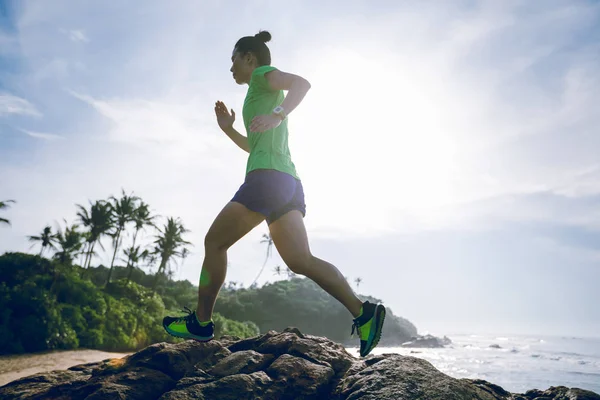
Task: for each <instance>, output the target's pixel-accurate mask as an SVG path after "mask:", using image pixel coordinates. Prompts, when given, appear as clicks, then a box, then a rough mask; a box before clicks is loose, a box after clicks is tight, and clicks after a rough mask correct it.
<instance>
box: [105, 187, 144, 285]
mask: <svg viewBox="0 0 600 400" xmlns="http://www.w3.org/2000/svg"><path fill="white" fill-rule="evenodd" d="M138 200H140V198H139V197H137V196H134V195H133V194H132V195H131V196H128V195H127V194H126V193H125V190H122V196H121V198H120V199H117V198H116V197H114V196H110V208H111V211H112V214H113V221H114V225H113V229H114V231H113V232H112V233H111V236H112V238H113V247H114V249H115V251H114V253H113V256H112V260H111V262H110V269H109V270H108V277H107V278H106V285H108V284H109V283H110V277H111V275H112V272H113V268H114V265H115V258H116V257H117V252H118V251H119V247H121V239H122V238H121V233H123V230H124V229H125V226H126V225H127V224H128V223H129V222H132V221H133V220H134V219H133V217H134V214H135V210H136V208H137V202H138Z"/></svg>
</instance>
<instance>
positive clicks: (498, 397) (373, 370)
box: [0, 328, 600, 400]
mask: <svg viewBox="0 0 600 400" xmlns="http://www.w3.org/2000/svg"><path fill="white" fill-rule="evenodd" d="M424 340H429V339H428V338H426V339H424ZM438 340H440V341H443V339H438ZM190 398H194V399H200V400H202V399H205V400H228V399H231V400H245V399H248V400H287V399H289V400H292V399H293V400H296V399H298V400H301V399H305V400H308V399H333V400H357V399H361V400H367V399H377V400H387V399H407V400H410V399H444V400H445V399H448V400H453V399H461V400H462V399H465V400H466V399H468V400H566V399H569V400H600V396H599V395H597V394H595V393H593V392H589V391H585V390H581V389H569V388H566V387H562V386H560V387H551V388H549V389H548V390H546V391H540V390H531V391H529V392H527V393H525V394H513V393H509V392H507V391H506V390H504V389H502V388H501V387H500V386H497V385H494V384H492V383H490V382H487V381H483V380H472V379H455V378H451V377H449V376H447V375H445V374H443V373H441V372H440V371H438V370H437V369H435V368H434V367H433V366H432V365H431V364H430V363H429V362H427V361H425V360H422V359H419V358H414V357H405V356H401V355H399V354H382V355H376V356H369V357H367V358H364V359H357V358H355V357H353V356H352V355H351V354H349V353H348V352H347V351H346V350H345V349H344V348H343V347H342V346H341V345H339V344H337V343H334V342H331V341H330V340H328V339H325V338H322V337H318V336H310V335H303V334H302V333H301V332H300V331H299V330H298V329H296V328H288V329H286V330H284V331H283V332H275V331H269V332H267V333H266V334H264V335H260V336H256V337H253V338H249V339H243V340H240V339H238V338H235V337H231V336H229V337H223V338H221V339H220V340H213V341H211V342H208V343H199V342H195V341H183V342H180V343H177V344H167V343H157V344H153V345H152V346H148V347H146V348H145V349H143V350H141V351H139V352H137V353H135V354H132V355H130V356H127V357H123V358H116V359H109V360H104V361H101V362H98V363H89V364H82V365H77V366H74V367H72V368H69V370H67V371H52V372H48V373H41V374H36V375H32V376H29V377H26V378H22V379H19V380H16V381H13V382H11V383H9V384H7V385H5V386H2V387H0V399H3V400H13V399H22V400H30V399H31V400H33V399H35V400H38V399H39V400H41V399H44V400H46V399H48V400H63V399H74V400H76V399H85V400H98V399H140V400H142V399H161V400H179V399H182V400H183V399H190Z"/></svg>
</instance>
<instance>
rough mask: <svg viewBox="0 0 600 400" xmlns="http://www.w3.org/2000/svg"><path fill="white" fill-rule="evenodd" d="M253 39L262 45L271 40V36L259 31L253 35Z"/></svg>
mask: <svg viewBox="0 0 600 400" xmlns="http://www.w3.org/2000/svg"><path fill="white" fill-rule="evenodd" d="M254 37H255V38H257V39H258V40H260V41H261V42H263V43H267V42H268V41H269V40H271V34H270V33H269V32H267V31H260V32H258V33H257V34H256V35H254Z"/></svg>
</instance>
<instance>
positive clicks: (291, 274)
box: [285, 267, 296, 279]
mask: <svg viewBox="0 0 600 400" xmlns="http://www.w3.org/2000/svg"><path fill="white" fill-rule="evenodd" d="M285 273H286V274H287V276H288V279H292V278H293V277H295V276H296V274H295V273H294V271H292V270H291V269H290V268H289V267H288V268H287V270H286V271H285Z"/></svg>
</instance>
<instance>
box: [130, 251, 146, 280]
mask: <svg viewBox="0 0 600 400" xmlns="http://www.w3.org/2000/svg"><path fill="white" fill-rule="evenodd" d="M148 255H149V252H148V250H144V251H140V246H136V247H130V248H128V249H125V256H126V257H127V258H126V260H125V261H127V263H128V265H129V270H128V272H127V282H129V280H130V279H131V274H132V273H133V270H134V268H135V267H137V265H138V263H139V262H140V261H141V260H145V259H147V258H148Z"/></svg>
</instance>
